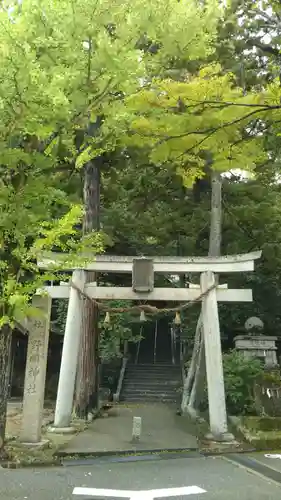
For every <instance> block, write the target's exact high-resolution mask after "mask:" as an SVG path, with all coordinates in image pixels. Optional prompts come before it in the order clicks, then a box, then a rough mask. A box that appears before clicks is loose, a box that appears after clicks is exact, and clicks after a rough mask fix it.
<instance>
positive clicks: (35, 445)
mask: <svg viewBox="0 0 281 500" xmlns="http://www.w3.org/2000/svg"><path fill="white" fill-rule="evenodd" d="M49 444H50V441H49V440H48V439H42V441H38V443H27V442H22V441H21V445H22V446H26V447H27V448H37V449H40V450H44V449H45V448H49Z"/></svg>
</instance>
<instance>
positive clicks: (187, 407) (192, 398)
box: [182, 170, 222, 417]
mask: <svg viewBox="0 0 281 500" xmlns="http://www.w3.org/2000/svg"><path fill="white" fill-rule="evenodd" d="M211 186H212V194H211V217H210V236H209V251H208V256H209V257H218V256H219V255H220V253H221V226H222V204H221V196H222V195H221V193H222V178H221V175H220V173H219V172H216V171H215V170H212V174H211ZM217 279H218V277H217ZM202 327H203V324H202V316H201V313H200V316H199V318H198V322H197V327H196V334H195V342H194V347H193V353H192V358H193V357H194V359H195V361H194V360H193V363H191V365H190V369H189V372H188V374H187V377H186V380H185V383H184V389H183V397H182V412H183V413H188V414H189V415H190V416H191V417H196V416H197V411H196V408H198V405H199V404H200V402H201V401H202V397H203V393H204V384H205V379H206V365H205V355H204V336H203V331H202V329H203V328H202ZM199 339H200V340H199ZM198 342H199V345H198ZM194 365H195V370H194ZM190 383H191V384H193V385H192V389H191V392H190Z"/></svg>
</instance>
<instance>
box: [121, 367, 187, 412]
mask: <svg viewBox="0 0 281 500" xmlns="http://www.w3.org/2000/svg"><path fill="white" fill-rule="evenodd" d="M181 385H182V380H181V369H180V366H179V365H172V364H166V363H155V364H129V365H128V366H127V369H126V372H125V377H124V381H123V387H122V391H121V398H120V400H121V401H125V402H161V401H163V402H170V403H172V402H178V401H179V399H180V392H179V389H180V388H181Z"/></svg>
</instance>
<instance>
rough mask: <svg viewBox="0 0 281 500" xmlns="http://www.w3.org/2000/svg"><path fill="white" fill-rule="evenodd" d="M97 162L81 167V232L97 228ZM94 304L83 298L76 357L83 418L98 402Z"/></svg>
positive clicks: (78, 408) (79, 409) (78, 404)
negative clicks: (82, 181)
mask: <svg viewBox="0 0 281 500" xmlns="http://www.w3.org/2000/svg"><path fill="white" fill-rule="evenodd" d="M100 165H101V160H100V159H99V158H97V159H95V160H92V161H90V162H88V163H87V164H86V165H85V171H84V188H83V197H84V208H85V216H84V221H83V234H88V233H90V232H92V231H94V230H99V229H100ZM86 281H87V282H94V281H97V276H96V273H94V272H87V273H86ZM98 342H99V331H98V308H97V307H96V306H95V305H94V304H93V303H92V302H91V301H89V300H87V299H86V300H85V299H83V319H82V336H81V348H80V354H79V359H78V368H77V381H76V396H75V413H76V414H77V415H78V416H79V417H80V418H86V417H87V415H88V413H89V412H90V411H91V409H92V408H93V407H95V406H97V405H98V386H99V381H98V365H99V359H98V349H99V345H98Z"/></svg>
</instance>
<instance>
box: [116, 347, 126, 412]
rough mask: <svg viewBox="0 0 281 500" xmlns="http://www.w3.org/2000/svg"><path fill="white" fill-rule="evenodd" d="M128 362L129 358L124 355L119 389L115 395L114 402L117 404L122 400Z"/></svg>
mask: <svg viewBox="0 0 281 500" xmlns="http://www.w3.org/2000/svg"><path fill="white" fill-rule="evenodd" d="M127 362H128V358H127V356H126V355H124V356H123V359H122V365H121V369H120V373H119V379H118V384H117V389H116V392H115V394H114V395H113V401H114V402H115V403H118V402H119V399H120V393H121V390H122V386H123V380H124V375H125V371H126V366H127Z"/></svg>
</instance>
